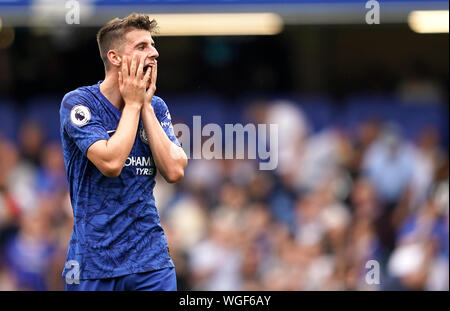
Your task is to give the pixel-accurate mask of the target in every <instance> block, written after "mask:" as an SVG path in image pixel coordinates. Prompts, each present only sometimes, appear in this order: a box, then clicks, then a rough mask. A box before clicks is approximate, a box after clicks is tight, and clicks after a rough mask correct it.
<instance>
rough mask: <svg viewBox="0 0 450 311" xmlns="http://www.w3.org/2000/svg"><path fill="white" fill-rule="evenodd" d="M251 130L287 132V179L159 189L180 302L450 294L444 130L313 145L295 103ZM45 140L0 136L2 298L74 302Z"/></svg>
mask: <svg viewBox="0 0 450 311" xmlns="http://www.w3.org/2000/svg"><path fill="white" fill-rule="evenodd" d="M248 117H249V122H253V123H255V124H256V123H273V124H278V125H279V141H278V146H279V154H278V155H279V160H278V167H277V169H276V170H274V171H261V170H259V169H258V162H257V161H254V160H219V159H216V160H205V159H200V160H193V159H191V160H190V161H189V164H188V167H187V169H186V173H185V178H184V179H183V180H182V181H181V182H180V183H179V184H176V185H172V184H167V183H165V182H164V180H163V179H162V178H161V177H160V176H158V177H157V184H156V188H155V191H154V194H155V198H156V203H157V207H158V209H159V212H160V216H161V223H162V226H163V228H164V230H165V232H166V235H167V239H168V243H169V248H170V253H171V256H172V258H173V260H174V263H175V266H176V271H177V278H178V288H179V289H180V290H295V291H297V290H449V201H448V200H449V184H448V183H449V166H448V165H449V162H448V150H445V149H444V148H443V147H442V146H441V143H440V141H441V139H440V133H439V131H438V130H437V129H436V128H435V127H434V126H433V124H430V125H429V126H428V127H424V128H423V129H422V130H421V132H420V135H419V136H418V137H416V138H415V139H414V140H408V139H406V138H405V137H404V135H403V133H402V129H401V128H400V127H399V126H398V125H397V124H395V123H385V122H383V120H361V122H360V124H359V125H358V127H357V128H356V129H355V130H354V131H351V132H349V131H348V130H346V129H343V128H339V127H328V128H325V129H324V130H322V131H319V132H313V131H311V129H310V128H311V127H310V124H309V120H308V118H307V116H306V115H305V113H304V112H303V111H302V109H301V106H299V105H296V104H294V103H291V102H285V101H274V102H270V103H257V104H254V105H251V106H249V109H248ZM42 128H43V127H42V125H41V124H39V123H36V122H34V121H32V120H30V121H26V122H24V123H23V124H22V126H21V130H20V132H19V137H18V141H17V142H11V141H9V140H7V139H5V138H4V137H2V136H1V134H0V290H17V289H21V290H63V289H64V283H63V279H62V277H61V271H62V268H63V266H64V262H65V255H66V250H67V246H68V242H69V239H70V236H71V233H72V225H73V216H72V210H71V205H70V199H69V194H68V189H67V181H66V174H65V169H64V161H63V157H62V150H61V146H60V144H59V142H47V140H46V135H45V132H44V131H43V130H42ZM371 260H372V261H371ZM369 261H371V262H372V263H373V261H376V262H377V263H378V264H379V268H380V269H379V272H380V276H379V278H378V280H376V278H375V281H374V279H372V281H368V277H367V276H368V272H370V271H373V270H371V269H369V268H373V265H372V266H370V267H369V266H367V263H368V262H369ZM369 279H370V277H369ZM378 281H379V282H378Z"/></svg>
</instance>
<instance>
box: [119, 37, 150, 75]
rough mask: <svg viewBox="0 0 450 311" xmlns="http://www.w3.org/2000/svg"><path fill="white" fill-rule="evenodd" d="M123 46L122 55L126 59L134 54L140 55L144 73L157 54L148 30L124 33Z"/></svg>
mask: <svg viewBox="0 0 450 311" xmlns="http://www.w3.org/2000/svg"><path fill="white" fill-rule="evenodd" d="M125 39H126V40H125V42H126V43H125V48H124V50H123V55H126V56H127V58H128V59H130V60H131V59H132V57H133V56H134V55H138V56H141V57H142V58H143V60H144V74H145V72H146V71H147V70H149V69H150V68H151V67H152V66H153V65H154V64H155V59H156V58H157V57H158V56H159V53H158V51H157V50H156V47H155V42H154V41H153V38H152V36H151V35H150V32H148V31H147V30H141V29H136V30H131V31H129V32H127V33H126V35H125Z"/></svg>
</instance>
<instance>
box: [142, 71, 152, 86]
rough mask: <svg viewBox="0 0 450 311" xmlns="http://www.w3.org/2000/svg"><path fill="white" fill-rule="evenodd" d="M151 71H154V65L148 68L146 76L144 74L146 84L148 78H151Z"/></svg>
mask: <svg viewBox="0 0 450 311" xmlns="http://www.w3.org/2000/svg"><path fill="white" fill-rule="evenodd" d="M151 72H152V67H150V68H147V71H146V72H145V76H144V79H143V80H144V82H145V85H147V83H148V80H149V79H150V75H151Z"/></svg>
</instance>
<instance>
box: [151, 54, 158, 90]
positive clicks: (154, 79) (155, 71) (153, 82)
mask: <svg viewBox="0 0 450 311" xmlns="http://www.w3.org/2000/svg"><path fill="white" fill-rule="evenodd" d="M157 76H158V62H157V61H156V59H155V64H154V65H153V67H152V78H151V79H152V80H151V81H152V84H154V85H156V77H157Z"/></svg>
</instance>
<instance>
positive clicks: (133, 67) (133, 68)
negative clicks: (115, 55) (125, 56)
mask: <svg viewBox="0 0 450 311" xmlns="http://www.w3.org/2000/svg"><path fill="white" fill-rule="evenodd" d="M137 57H138V55H136V54H134V55H133V59H132V60H131V67H130V76H131V77H135V76H136V67H137Z"/></svg>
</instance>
